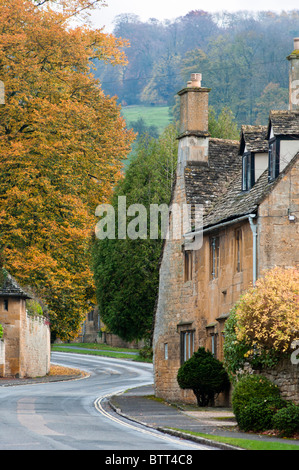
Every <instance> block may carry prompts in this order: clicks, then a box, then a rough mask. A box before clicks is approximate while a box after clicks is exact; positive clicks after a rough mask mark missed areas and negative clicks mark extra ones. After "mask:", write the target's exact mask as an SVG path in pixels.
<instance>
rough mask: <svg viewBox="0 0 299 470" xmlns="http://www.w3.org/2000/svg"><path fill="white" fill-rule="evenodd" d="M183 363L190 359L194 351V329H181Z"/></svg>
mask: <svg viewBox="0 0 299 470" xmlns="http://www.w3.org/2000/svg"><path fill="white" fill-rule="evenodd" d="M180 335H181V364H183V363H184V362H186V361H188V359H190V357H191V356H192V355H193V353H194V330H186V331H181V332H180Z"/></svg>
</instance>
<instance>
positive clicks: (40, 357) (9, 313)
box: [0, 297, 51, 377]
mask: <svg viewBox="0 0 299 470" xmlns="http://www.w3.org/2000/svg"><path fill="white" fill-rule="evenodd" d="M0 323H1V324H2V326H3V333H4V335H3V340H4V344H5V367H4V368H2V372H1V360H0V375H2V376H4V377H37V376H44V375H46V374H47V373H48V372H49V370H50V351H51V345H50V328H49V325H48V324H47V322H46V320H45V318H43V317H32V316H28V315H27V313H26V306H25V300H24V299H20V298H14V297H10V298H8V304H7V305H5V304H4V302H3V300H2V299H0ZM0 343H1V342H0ZM0 357H1V352H0Z"/></svg>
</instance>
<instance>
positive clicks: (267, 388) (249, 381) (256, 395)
mask: <svg viewBox="0 0 299 470" xmlns="http://www.w3.org/2000/svg"><path fill="white" fill-rule="evenodd" d="M270 398H275V399H277V400H278V399H279V398H280V391H279V388H278V387H277V385H275V384H273V383H272V382H271V381H270V380H268V379H267V378H266V377H264V376H262V375H250V374H246V375H244V376H243V377H242V378H241V379H240V380H239V381H238V382H237V383H236V386H235V389H234V391H233V394H232V406H233V412H234V414H235V417H236V420H237V422H238V424H239V420H240V413H241V411H242V410H244V409H245V407H246V406H248V405H249V404H250V402H251V401H252V400H253V399H254V400H255V402H257V401H259V402H262V401H264V400H268V399H270Z"/></svg>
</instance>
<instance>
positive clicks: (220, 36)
mask: <svg viewBox="0 0 299 470" xmlns="http://www.w3.org/2000/svg"><path fill="white" fill-rule="evenodd" d="M113 33H114V35H115V36H116V37H121V38H125V39H128V40H129V42H130V47H128V48H126V47H125V49H124V50H125V53H126V55H127V57H128V64H127V65H126V66H125V67H124V68H121V67H114V68H113V67H112V66H111V65H107V66H106V65H105V64H101V65H98V64H97V71H96V74H97V76H98V77H99V78H100V80H101V83H102V86H103V89H104V90H105V92H106V93H107V94H109V95H111V96H115V95H116V96H117V97H118V99H119V102H120V103H122V105H123V106H127V105H152V106H158V105H164V106H165V105H167V106H171V107H172V106H173V105H174V104H175V95H176V93H177V91H178V90H179V89H181V88H182V87H183V86H185V84H186V82H187V80H189V77H190V73H191V72H200V73H202V74H203V85H204V86H208V87H209V88H211V89H212V91H211V93H210V103H211V105H212V106H213V108H214V109H215V112H216V114H217V115H218V114H219V113H220V111H221V110H222V108H223V107H227V108H229V109H230V110H231V111H232V113H233V115H234V116H235V118H236V120H237V122H238V124H239V125H241V124H257V123H261V124H265V123H266V121H267V117H268V113H269V110H270V109H273V108H275V109H285V108H286V107H287V94H288V91H287V90H288V61H287V60H286V56H287V55H288V54H289V53H290V52H291V51H292V45H293V38H294V37H296V36H298V34H299V10H294V11H291V12H282V13H280V14H279V13H274V12H271V11H262V12H259V13H255V14H254V13H249V12H246V11H239V12H235V13H228V12H219V13H215V14H211V13H208V12H205V11H202V10H196V11H191V12H189V13H188V14H187V15H186V16H184V17H179V18H176V19H175V20H174V21H170V20H169V21H164V22H160V21H157V20H155V19H151V20H149V21H148V22H142V21H141V20H140V18H139V17H138V16H136V15H132V14H123V15H119V16H118V17H117V18H116V20H115V28H114V32H113Z"/></svg>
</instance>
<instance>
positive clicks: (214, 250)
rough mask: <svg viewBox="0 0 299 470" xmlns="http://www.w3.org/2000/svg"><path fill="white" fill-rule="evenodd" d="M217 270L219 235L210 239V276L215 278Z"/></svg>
mask: <svg viewBox="0 0 299 470" xmlns="http://www.w3.org/2000/svg"><path fill="white" fill-rule="evenodd" d="M218 271H219V237H212V238H211V239H210V277H211V279H216V278H217V277H218Z"/></svg>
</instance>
